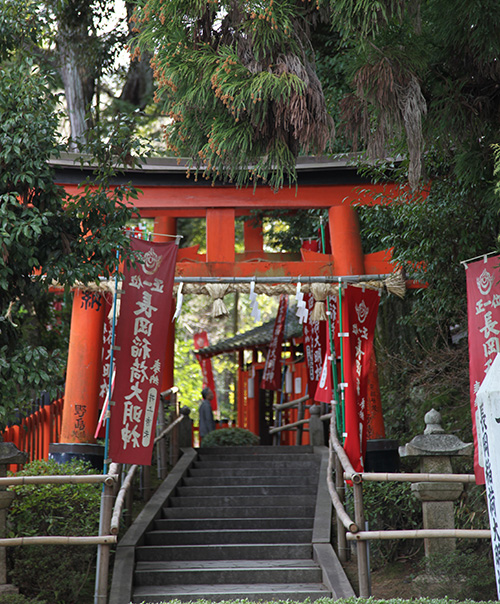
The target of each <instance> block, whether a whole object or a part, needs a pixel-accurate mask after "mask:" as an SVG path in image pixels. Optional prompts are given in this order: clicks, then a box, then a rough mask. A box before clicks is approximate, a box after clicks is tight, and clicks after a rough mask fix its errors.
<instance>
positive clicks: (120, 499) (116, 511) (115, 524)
mask: <svg viewBox="0 0 500 604" xmlns="http://www.w3.org/2000/svg"><path fill="white" fill-rule="evenodd" d="M185 417H187V416H186V415H184V414H181V415H179V417H178V418H176V419H175V420H174V421H173V422H172V423H171V424H169V425H168V426H167V427H166V428H165V430H163V431H162V432H161V434H159V435H158V436H157V437H156V438H155V440H154V442H155V444H156V443H157V442H158V441H159V440H161V439H162V438H164V437H165V436H167V434H169V433H170V432H171V431H172V430H173V429H174V428H175V426H177V424H180V423H181V421H182V420H183V419H184V418H185ZM137 468H138V466H137V465H135V464H134V465H132V466H130V468H129V470H128V472H127V475H126V477H125V480H124V481H123V483H122V486H121V487H120V490H119V491H118V495H117V496H116V499H115V505H114V507H113V513H112V515H111V534H112V535H117V534H118V531H119V528H120V518H121V515H122V511H123V504H124V502H125V495H126V494H127V491H128V489H129V488H130V486H131V484H132V480H133V478H134V474H135V471H136V470H137Z"/></svg>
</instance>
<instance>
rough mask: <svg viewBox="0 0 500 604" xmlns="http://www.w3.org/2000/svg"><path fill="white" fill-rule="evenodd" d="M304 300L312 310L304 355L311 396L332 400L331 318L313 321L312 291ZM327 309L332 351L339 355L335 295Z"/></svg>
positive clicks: (327, 400)
mask: <svg viewBox="0 0 500 604" xmlns="http://www.w3.org/2000/svg"><path fill="white" fill-rule="evenodd" d="M304 301H305V302H306V308H307V309H308V311H309V313H308V315H307V322H306V323H304V349H305V350H304V354H305V359H306V366H307V377H308V387H309V396H310V397H311V398H313V399H314V400H315V401H318V402H323V403H331V402H332V400H333V399H334V398H335V393H333V394H332V387H333V379H332V358H331V353H332V351H331V349H330V336H329V334H328V333H327V332H328V321H311V312H312V309H313V308H314V304H315V301H314V298H313V296H312V295H311V294H307V295H305V296H304ZM328 308H329V310H330V319H331V322H332V334H333V341H334V349H333V354H334V355H336V354H337V353H338V351H339V343H338V331H339V330H338V317H337V298H336V297H333V296H330V297H329V300H328ZM336 363H337V361H336V359H334V360H333V366H336Z"/></svg>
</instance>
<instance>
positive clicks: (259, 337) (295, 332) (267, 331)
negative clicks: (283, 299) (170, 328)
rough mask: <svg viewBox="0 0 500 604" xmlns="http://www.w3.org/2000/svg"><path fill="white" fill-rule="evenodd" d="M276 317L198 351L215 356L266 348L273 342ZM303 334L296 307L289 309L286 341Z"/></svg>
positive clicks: (286, 323)
mask: <svg viewBox="0 0 500 604" xmlns="http://www.w3.org/2000/svg"><path fill="white" fill-rule="evenodd" d="M274 321H275V320H274V319H272V320H271V321H267V323H263V324H262V325H260V326H259V327H254V329H250V330H249V331H245V332H243V333H239V334H237V335H235V336H233V337H232V338H229V339H227V340H222V341H221V342H218V343H217V344H212V345H211V346H206V347H205V348H200V349H199V350H197V351H196V352H197V353H199V354H201V355H202V356H204V357H213V356H216V355H218V354H223V353H226V352H235V351H238V350H251V349H254V348H265V347H266V346H268V345H269V344H270V343H271V338H272V336H273V329H274ZM301 336H302V325H300V323H299V320H298V318H297V316H296V315H295V309H294V308H292V309H288V311H287V314H286V322H285V336H284V341H289V340H292V339H293V338H299V337H301Z"/></svg>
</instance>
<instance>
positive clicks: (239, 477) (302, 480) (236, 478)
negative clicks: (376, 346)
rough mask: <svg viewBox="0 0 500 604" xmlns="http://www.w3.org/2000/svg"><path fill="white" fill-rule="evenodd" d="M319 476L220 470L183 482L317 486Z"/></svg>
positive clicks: (212, 484)
mask: <svg viewBox="0 0 500 604" xmlns="http://www.w3.org/2000/svg"><path fill="white" fill-rule="evenodd" d="M317 483H318V478H317V476H316V475H314V474H307V475H299V476H283V475H279V474H278V475H276V476H274V475H272V474H269V475H267V476H266V475H264V476H263V475H261V474H256V475H252V476H248V474H246V473H244V472H243V473H241V474H236V475H234V474H231V475H229V474H227V473H226V472H220V473H218V474H216V473H213V474H210V476H207V475H206V474H205V472H201V471H200V472H199V473H198V474H196V475H194V476H186V477H185V478H184V479H183V484H184V485H186V486H188V487H190V486H193V487H195V486H199V487H202V486H214V485H216V486H219V485H227V486H238V485H242V486H243V485H252V486H256V485H259V486H275V485H276V486H287V485H290V486H291V485H297V486H312V487H313V488H316V487H317Z"/></svg>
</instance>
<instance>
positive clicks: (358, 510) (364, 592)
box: [353, 482, 370, 598]
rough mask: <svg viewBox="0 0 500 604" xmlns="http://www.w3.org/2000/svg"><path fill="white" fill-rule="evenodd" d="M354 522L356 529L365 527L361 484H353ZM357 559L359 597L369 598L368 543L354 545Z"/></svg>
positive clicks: (362, 542)
mask: <svg viewBox="0 0 500 604" xmlns="http://www.w3.org/2000/svg"><path fill="white" fill-rule="evenodd" d="M353 489H354V522H355V523H356V524H357V525H358V527H363V528H364V526H365V512H364V509H363V483H362V482H360V483H354V484H353ZM356 555H357V558H358V580H359V597H360V598H369V597H370V569H369V567H368V543H367V542H366V541H358V542H357V544H356Z"/></svg>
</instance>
